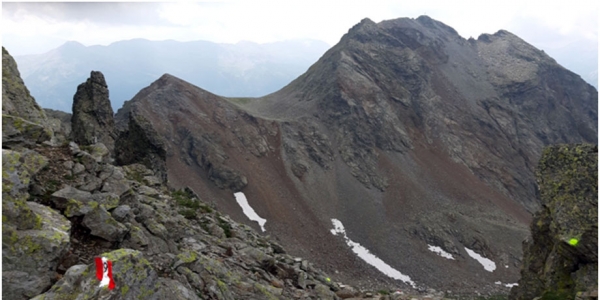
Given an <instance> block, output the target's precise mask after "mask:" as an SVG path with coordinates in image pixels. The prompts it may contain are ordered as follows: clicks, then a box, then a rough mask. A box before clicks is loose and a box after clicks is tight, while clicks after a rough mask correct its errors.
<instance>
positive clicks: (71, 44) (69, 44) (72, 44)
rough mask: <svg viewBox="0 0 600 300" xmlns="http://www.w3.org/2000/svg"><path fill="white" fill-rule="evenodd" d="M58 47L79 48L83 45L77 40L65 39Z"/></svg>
mask: <svg viewBox="0 0 600 300" xmlns="http://www.w3.org/2000/svg"><path fill="white" fill-rule="evenodd" d="M60 48H63V49H80V48H85V45H84V44H82V43H80V42H77V41H67V42H65V43H64V44H62V46H60Z"/></svg>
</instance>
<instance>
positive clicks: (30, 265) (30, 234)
mask: <svg viewBox="0 0 600 300" xmlns="http://www.w3.org/2000/svg"><path fill="white" fill-rule="evenodd" d="M26 205H27V207H28V208H29V210H30V211H31V213H32V214H33V215H35V216H36V218H39V220H40V222H39V225H38V226H36V227H35V228H33V229H28V230H17V226H16V225H14V224H12V223H10V222H6V221H5V220H4V218H3V220H2V299H19V300H21V299H30V298H32V297H34V296H36V295H38V294H40V293H42V292H43V291H45V290H47V289H48V288H49V287H50V286H51V284H52V281H53V279H55V278H56V276H57V273H56V268H57V267H58V264H59V260H60V258H61V257H62V256H63V255H64V254H65V253H66V252H67V250H68V249H69V245H70V242H69V236H70V233H69V232H70V230H71V223H70V222H69V220H67V219H66V218H65V217H63V216H62V215H60V214H59V213H58V212H56V211H55V210H53V209H51V208H49V207H47V206H44V205H41V204H38V203H35V202H27V203H26Z"/></svg>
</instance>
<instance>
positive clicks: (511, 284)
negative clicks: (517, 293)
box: [494, 281, 519, 288]
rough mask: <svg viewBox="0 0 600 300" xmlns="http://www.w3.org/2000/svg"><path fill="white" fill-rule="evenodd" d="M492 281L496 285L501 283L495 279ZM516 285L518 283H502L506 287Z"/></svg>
mask: <svg viewBox="0 0 600 300" xmlns="http://www.w3.org/2000/svg"><path fill="white" fill-rule="evenodd" d="M494 283H495V284H497V285H501V284H502V282H501V281H496V282H494ZM518 285H519V284H518V283H505V284H504V286H505V287H507V288H511V287H513V286H518Z"/></svg>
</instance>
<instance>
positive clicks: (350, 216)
mask: <svg viewBox="0 0 600 300" xmlns="http://www.w3.org/2000/svg"><path fill="white" fill-rule="evenodd" d="M597 97H598V94H597V91H596V90H595V89H594V88H593V87H591V86H589V85H588V84H586V83H585V82H584V81H583V80H581V78H579V77H578V76H577V75H575V74H573V73H571V72H569V71H568V70H566V69H564V68H562V67H561V66H559V65H558V64H556V62H555V61H554V60H553V59H551V58H550V57H548V56H547V55H545V54H544V53H543V52H541V51H539V50H537V49H535V48H534V47H532V46H531V45H529V44H527V43H525V42H524V41H522V40H520V39H519V38H518V37H516V36H514V35H512V34H510V33H508V32H506V31H499V32H498V33H496V34H494V35H482V36H480V37H479V39H478V40H473V39H471V40H464V39H463V38H461V37H460V36H459V35H458V34H457V33H456V32H455V31H454V30H453V29H452V28H450V27H448V26H446V25H444V24H442V23H440V22H437V21H435V20H432V19H430V18H428V17H419V18H417V19H397V20H392V21H384V22H381V23H379V24H375V23H373V22H372V21H370V20H368V19H365V20H363V21H362V22H361V23H360V24H357V25H356V26H355V27H353V28H352V29H351V30H350V31H349V32H348V34H346V35H345V36H344V37H343V38H342V40H341V41H340V43H339V44H338V45H336V46H334V47H333V48H332V49H330V50H329V51H328V52H327V53H326V54H325V55H324V56H323V57H322V58H321V59H320V60H319V61H318V62H317V63H315V64H314V65H313V66H312V67H311V68H310V69H309V70H308V71H307V72H306V73H305V74H304V75H302V76H301V77H299V78H298V79H296V80H295V81H293V82H292V83H290V84H289V85H288V86H286V87H285V88H283V89H282V90H280V91H278V92H276V93H274V94H271V95H268V96H266V97H263V98H259V99H225V98H221V97H219V96H216V95H213V94H211V93H209V92H207V91H204V90H202V89H200V88H198V87H195V86H193V85H191V84H188V83H186V82H184V81H182V80H179V79H177V78H175V77H173V76H170V75H164V76H162V77H161V78H160V79H159V80H157V81H156V82H154V83H153V84H152V85H151V86H149V87H147V88H145V89H143V90H142V91H140V93H139V94H138V95H137V96H136V97H135V98H134V99H133V100H132V101H129V102H128V103H126V105H125V106H124V108H123V109H121V110H120V111H119V112H118V113H117V124H118V126H120V127H121V128H123V127H124V126H125V125H124V124H125V123H126V121H125V120H127V116H128V115H129V114H135V115H139V116H143V117H144V118H145V119H146V120H148V121H149V123H150V124H151V126H152V128H153V130H154V131H155V132H156V133H157V134H158V135H160V136H161V137H162V138H163V139H164V141H165V150H166V161H167V170H168V179H169V181H170V183H171V184H172V185H174V186H176V187H181V186H190V187H191V188H192V189H194V191H196V193H198V194H199V195H202V197H203V198H204V200H206V201H213V202H214V203H216V204H217V205H218V207H219V209H221V210H222V211H224V212H226V213H228V214H230V215H231V216H232V218H234V219H235V220H237V221H241V222H245V223H246V224H249V225H251V226H254V227H255V228H257V229H258V228H259V227H258V226H257V224H256V223H255V222H251V221H249V220H248V219H247V218H246V216H245V215H244V214H243V213H242V210H241V208H240V207H239V206H238V205H237V203H236V202H235V199H234V197H233V192H236V191H240V190H241V191H243V192H244V193H245V194H246V196H247V197H248V200H249V202H250V205H251V206H252V207H253V208H254V209H255V210H256V212H257V213H258V214H259V215H260V216H261V217H263V218H266V219H267V223H266V230H267V232H266V233H267V234H270V235H272V236H275V237H277V238H278V239H280V240H281V242H282V243H283V244H284V245H286V246H287V247H288V249H292V252H293V253H294V254H297V255H303V256H305V257H308V258H310V259H311V260H312V261H314V262H317V263H318V264H320V265H321V266H322V267H323V268H324V269H325V270H326V271H328V272H329V273H331V274H335V271H339V273H337V275H336V276H337V277H336V278H334V279H340V280H345V281H347V282H350V283H356V284H361V285H378V286H382V285H388V286H390V287H391V286H392V285H395V286H402V285H403V284H402V282H400V281H394V280H392V279H390V278H389V277H386V276H385V275H383V274H382V273H381V272H379V271H377V270H376V269H375V268H373V267H371V266H369V265H367V264H366V263H364V262H363V261H362V260H360V259H359V258H357V257H356V256H355V255H354V254H353V253H352V251H351V250H350V248H349V247H348V246H347V245H346V244H345V243H344V241H343V239H342V238H340V237H339V236H337V237H336V236H333V235H332V234H331V233H330V230H331V229H332V228H333V225H332V223H331V219H332V218H335V219H339V220H340V221H342V223H343V224H344V226H345V227H346V232H347V235H348V237H349V238H350V239H352V240H353V241H355V242H358V243H360V244H361V245H363V246H364V247H366V248H367V249H369V250H370V251H371V252H372V253H374V254H375V255H377V256H378V257H379V258H381V259H382V260H383V261H385V262H386V263H387V264H389V265H391V266H392V267H394V268H395V269H397V270H399V271H400V272H402V273H404V274H406V275H408V276H410V277H411V279H412V280H413V281H415V283H416V284H417V285H418V286H423V287H424V286H428V287H434V288H440V289H441V288H443V289H445V290H452V291H455V290H475V289H477V290H479V291H481V290H482V289H483V290H485V289H487V290H494V289H496V290H498V291H502V290H503V289H504V290H505V291H506V292H507V288H505V287H503V286H501V285H495V284H494V282H496V281H501V282H503V283H511V282H516V281H517V279H518V266H519V265H520V257H521V256H522V252H521V242H522V240H523V239H524V238H525V237H526V236H527V224H528V222H529V221H530V212H532V211H534V210H536V209H537V208H538V206H539V204H538V203H537V202H536V200H535V199H536V198H535V181H534V176H533V168H534V167H535V162H536V161H537V160H538V158H539V154H540V151H541V149H542V147H543V146H544V145H547V144H552V143H559V142H560V143H564V142H569V143H574V142H591V143H597V127H596V124H597ZM119 124H120V125H119ZM428 244H429V245H433V246H439V247H441V248H443V249H444V250H445V251H447V252H449V253H451V254H452V255H453V256H454V257H455V258H456V259H455V260H448V259H445V258H442V257H440V256H438V255H436V254H435V253H433V252H430V251H428V250H427V248H428ZM465 247H467V248H470V249H473V250H475V251H476V252H477V253H480V254H482V255H483V256H485V257H487V258H489V259H491V260H493V261H494V262H495V263H496V266H497V268H496V270H495V271H494V272H488V271H485V270H484V269H483V267H482V265H480V264H479V263H478V262H477V261H476V260H474V259H472V258H471V257H469V255H468V254H467V253H466V251H465Z"/></svg>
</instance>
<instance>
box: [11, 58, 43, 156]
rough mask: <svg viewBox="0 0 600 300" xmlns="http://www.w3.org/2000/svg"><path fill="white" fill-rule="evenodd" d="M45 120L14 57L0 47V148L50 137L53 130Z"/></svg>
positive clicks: (13, 146)
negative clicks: (0, 52) (0, 126)
mask: <svg viewBox="0 0 600 300" xmlns="http://www.w3.org/2000/svg"><path fill="white" fill-rule="evenodd" d="M47 122H48V120H47V118H46V114H45V113H44V111H43V110H42V109H41V108H40V107H39V105H37V103H36V102H35V99H33V97H32V96H31V95H30V94H29V90H28V89H27V87H26V86H25V84H24V83H23V80H22V79H21V76H20V74H19V70H18V69H17V64H16V62H15V60H14V59H13V58H12V56H10V54H9V53H8V51H6V49H4V47H2V148H5V149H6V148H19V147H23V146H28V147H31V146H33V145H35V144H36V143H42V142H45V141H49V140H50V139H51V138H52V136H53V133H52V129H51V128H50V126H49V125H48V123H47Z"/></svg>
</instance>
